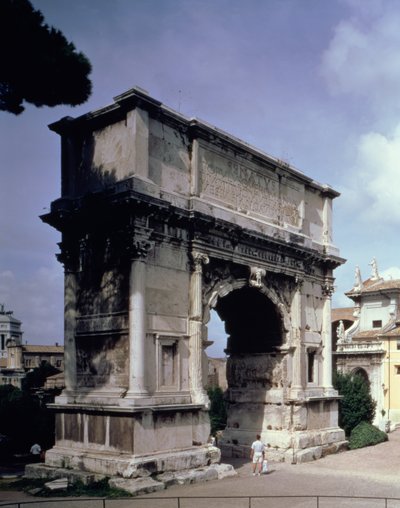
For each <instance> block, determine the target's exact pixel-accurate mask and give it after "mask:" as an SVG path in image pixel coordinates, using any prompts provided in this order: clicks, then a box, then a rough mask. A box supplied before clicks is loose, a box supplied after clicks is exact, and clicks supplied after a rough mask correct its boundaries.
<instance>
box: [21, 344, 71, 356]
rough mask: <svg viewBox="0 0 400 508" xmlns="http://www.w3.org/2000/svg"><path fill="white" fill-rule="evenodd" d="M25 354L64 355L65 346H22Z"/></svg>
mask: <svg viewBox="0 0 400 508" xmlns="http://www.w3.org/2000/svg"><path fill="white" fill-rule="evenodd" d="M22 348H23V350H24V352H25V353H38V354H41V353H58V354H63V353H64V346H42V345H35V344H26V345H24V346H22Z"/></svg>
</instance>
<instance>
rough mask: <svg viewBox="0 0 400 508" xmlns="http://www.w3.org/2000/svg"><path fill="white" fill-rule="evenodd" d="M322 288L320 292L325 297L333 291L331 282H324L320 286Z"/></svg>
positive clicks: (329, 295) (333, 287)
mask: <svg viewBox="0 0 400 508" xmlns="http://www.w3.org/2000/svg"><path fill="white" fill-rule="evenodd" d="M321 288H322V294H323V295H324V296H326V297H329V298H330V297H331V296H332V295H333V293H334V292H335V286H334V285H333V283H332V282H324V284H322V286H321Z"/></svg>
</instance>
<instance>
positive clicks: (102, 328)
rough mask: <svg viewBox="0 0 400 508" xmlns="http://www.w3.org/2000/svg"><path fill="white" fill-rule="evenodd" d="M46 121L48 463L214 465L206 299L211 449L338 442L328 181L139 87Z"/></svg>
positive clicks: (313, 449) (112, 467)
mask: <svg viewBox="0 0 400 508" xmlns="http://www.w3.org/2000/svg"><path fill="white" fill-rule="evenodd" d="M50 128H51V129H52V130H54V131H55V132H57V133H58V134H60V136H61V139H62V192H61V198H60V199H58V200H56V201H54V202H53V203H52V206H51V211H50V213H49V214H47V215H45V216H43V217H42V219H43V220H44V221H45V222H47V223H49V224H50V225H52V226H53V227H55V228H57V229H58V230H59V231H60V232H61V233H62V241H61V243H60V254H59V255H58V258H59V260H60V262H62V263H63V265H64V269H65V382H66V388H65V390H64V391H63V393H62V394H61V395H60V396H59V397H58V398H57V399H56V401H55V403H54V405H53V409H54V411H55V412H56V422H57V423H56V444H55V446H54V447H53V448H52V449H51V450H49V451H48V452H47V454H46V465H47V466H55V467H61V466H62V465H64V466H65V465H67V466H68V467H70V468H72V469H75V468H76V469H85V470H88V471H94V472H100V473H106V474H108V475H110V474H111V475H122V476H124V477H134V476H137V475H140V474H141V473H140V471H141V470H143V468H145V469H146V468H147V472H148V471H150V472H151V473H152V474H155V473H160V472H166V471H171V470H180V469H187V468H191V467H199V466H202V465H205V464H209V463H210V462H212V461H215V460H218V459H219V455H218V451H216V450H215V448H212V447H210V446H209V445H208V444H207V442H208V438H209V418H208V412H207V410H208V405H209V401H208V398H207V394H206V391H205V389H204V381H205V379H204V377H205V376H204V371H205V369H204V345H205V343H206V341H207V323H208V320H209V314H210V311H211V309H215V310H216V311H217V312H218V314H219V315H220V317H221V318H222V320H223V321H224V322H225V326H226V330H227V333H228V335H229V340H228V345H227V351H228V356H229V359H228V380H229V389H228V393H227V397H228V404H229V408H230V409H229V418H228V427H227V429H226V431H225V433H224V437H223V439H222V442H221V447H222V449H223V451H224V452H225V453H227V454H231V455H240V454H242V453H244V452H246V454H247V453H248V446H249V443H250V442H251V441H252V440H253V438H254V434H255V433H256V432H257V433H258V432H260V433H261V435H262V438H263V440H264V441H265V442H266V443H268V445H269V449H270V456H271V455H273V456H274V457H275V458H277V459H281V460H283V459H285V460H290V461H292V460H293V458H295V460H298V461H301V460H309V459H312V458H318V457H319V456H321V455H323V454H324V453H328V452H332V451H335V450H337V449H338V448H339V447H340V446H341V445H342V443H343V441H344V434H343V431H342V430H341V429H339V428H338V425H337V393H336V391H335V390H334V389H333V387H332V382H331V377H332V363H331V362H332V354H331V353H332V352H331V324H330V305H331V294H332V290H333V281H334V279H333V269H334V268H335V267H337V266H338V265H339V264H341V263H342V262H343V260H342V259H341V258H340V257H339V253H338V250H337V249H336V248H335V247H334V245H333V244H332V238H331V232H332V231H331V213H332V200H333V198H335V197H336V196H338V194H337V193H336V192H335V191H334V190H333V189H331V188H330V187H328V186H325V185H320V184H318V183H316V182H315V181H314V180H312V179H311V178H308V177H306V176H305V175H304V174H303V173H300V172H299V171H297V170H296V169H294V168H293V167H291V166H289V165H288V164H286V163H284V162H282V161H279V160H277V159H275V158H273V157H271V156H269V155H266V154H265V153H263V152H261V151H259V150H257V149H256V148H253V147H251V146H249V145H248V144H246V143H244V142H242V141H240V140H238V139H236V138H234V137H232V136H230V135H229V134H226V133H225V132H222V131H220V130H218V129H216V128H214V127H211V126H210V125H208V124H205V123H202V122H200V121H198V120H195V119H188V118H186V117H184V116H183V115H181V114H180V113H177V112H175V111H172V110H171V109H169V108H167V107H165V106H164V105H162V104H161V103H160V102H158V101H156V100H155V99H153V98H151V97H150V96H149V95H148V94H147V93H145V92H144V91H143V90H140V89H132V90H129V91H128V92H126V93H124V94H122V95H120V96H118V97H116V98H115V99H114V104H113V105H112V106H108V107H106V108H104V109H101V110H99V111H96V112H93V113H90V114H87V115H84V116H82V117H79V118H76V119H72V118H64V119H62V120H60V121H59V122H57V123H55V124H52V125H51V126H50ZM271 458H272V456H271Z"/></svg>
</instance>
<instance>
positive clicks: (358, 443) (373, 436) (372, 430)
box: [349, 422, 388, 450]
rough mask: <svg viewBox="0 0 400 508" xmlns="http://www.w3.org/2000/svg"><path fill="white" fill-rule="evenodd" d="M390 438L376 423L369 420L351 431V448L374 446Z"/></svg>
mask: <svg viewBox="0 0 400 508" xmlns="http://www.w3.org/2000/svg"><path fill="white" fill-rule="evenodd" d="M387 440H388V436H387V434H386V433H385V432H382V431H381V430H379V429H378V428H377V427H375V426H374V425H371V424H370V423H367V422H361V423H359V424H358V425H357V427H354V429H353V430H352V431H351V434H350V439H349V448H350V450H354V449H356V448H363V447H364V446H373V445H376V444H378V443H383V442H384V441H387Z"/></svg>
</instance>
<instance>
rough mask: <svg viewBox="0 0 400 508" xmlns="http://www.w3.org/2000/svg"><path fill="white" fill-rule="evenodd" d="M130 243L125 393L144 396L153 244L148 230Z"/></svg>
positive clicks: (135, 235) (135, 236)
mask: <svg viewBox="0 0 400 508" xmlns="http://www.w3.org/2000/svg"><path fill="white" fill-rule="evenodd" d="M133 235H134V237H133V238H132V242H131V244H130V245H129V254H130V256H131V269H130V276H129V389H128V393H127V397H129V398H130V397H132V398H133V397H139V398H140V397H146V396H147V394H148V387H147V380H146V365H147V363H146V333H147V325H146V316H147V314H146V269H147V267H146V261H147V255H148V252H149V251H150V250H151V248H152V247H153V245H152V243H151V242H150V241H149V236H150V231H148V230H146V231H142V232H135V233H133Z"/></svg>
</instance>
